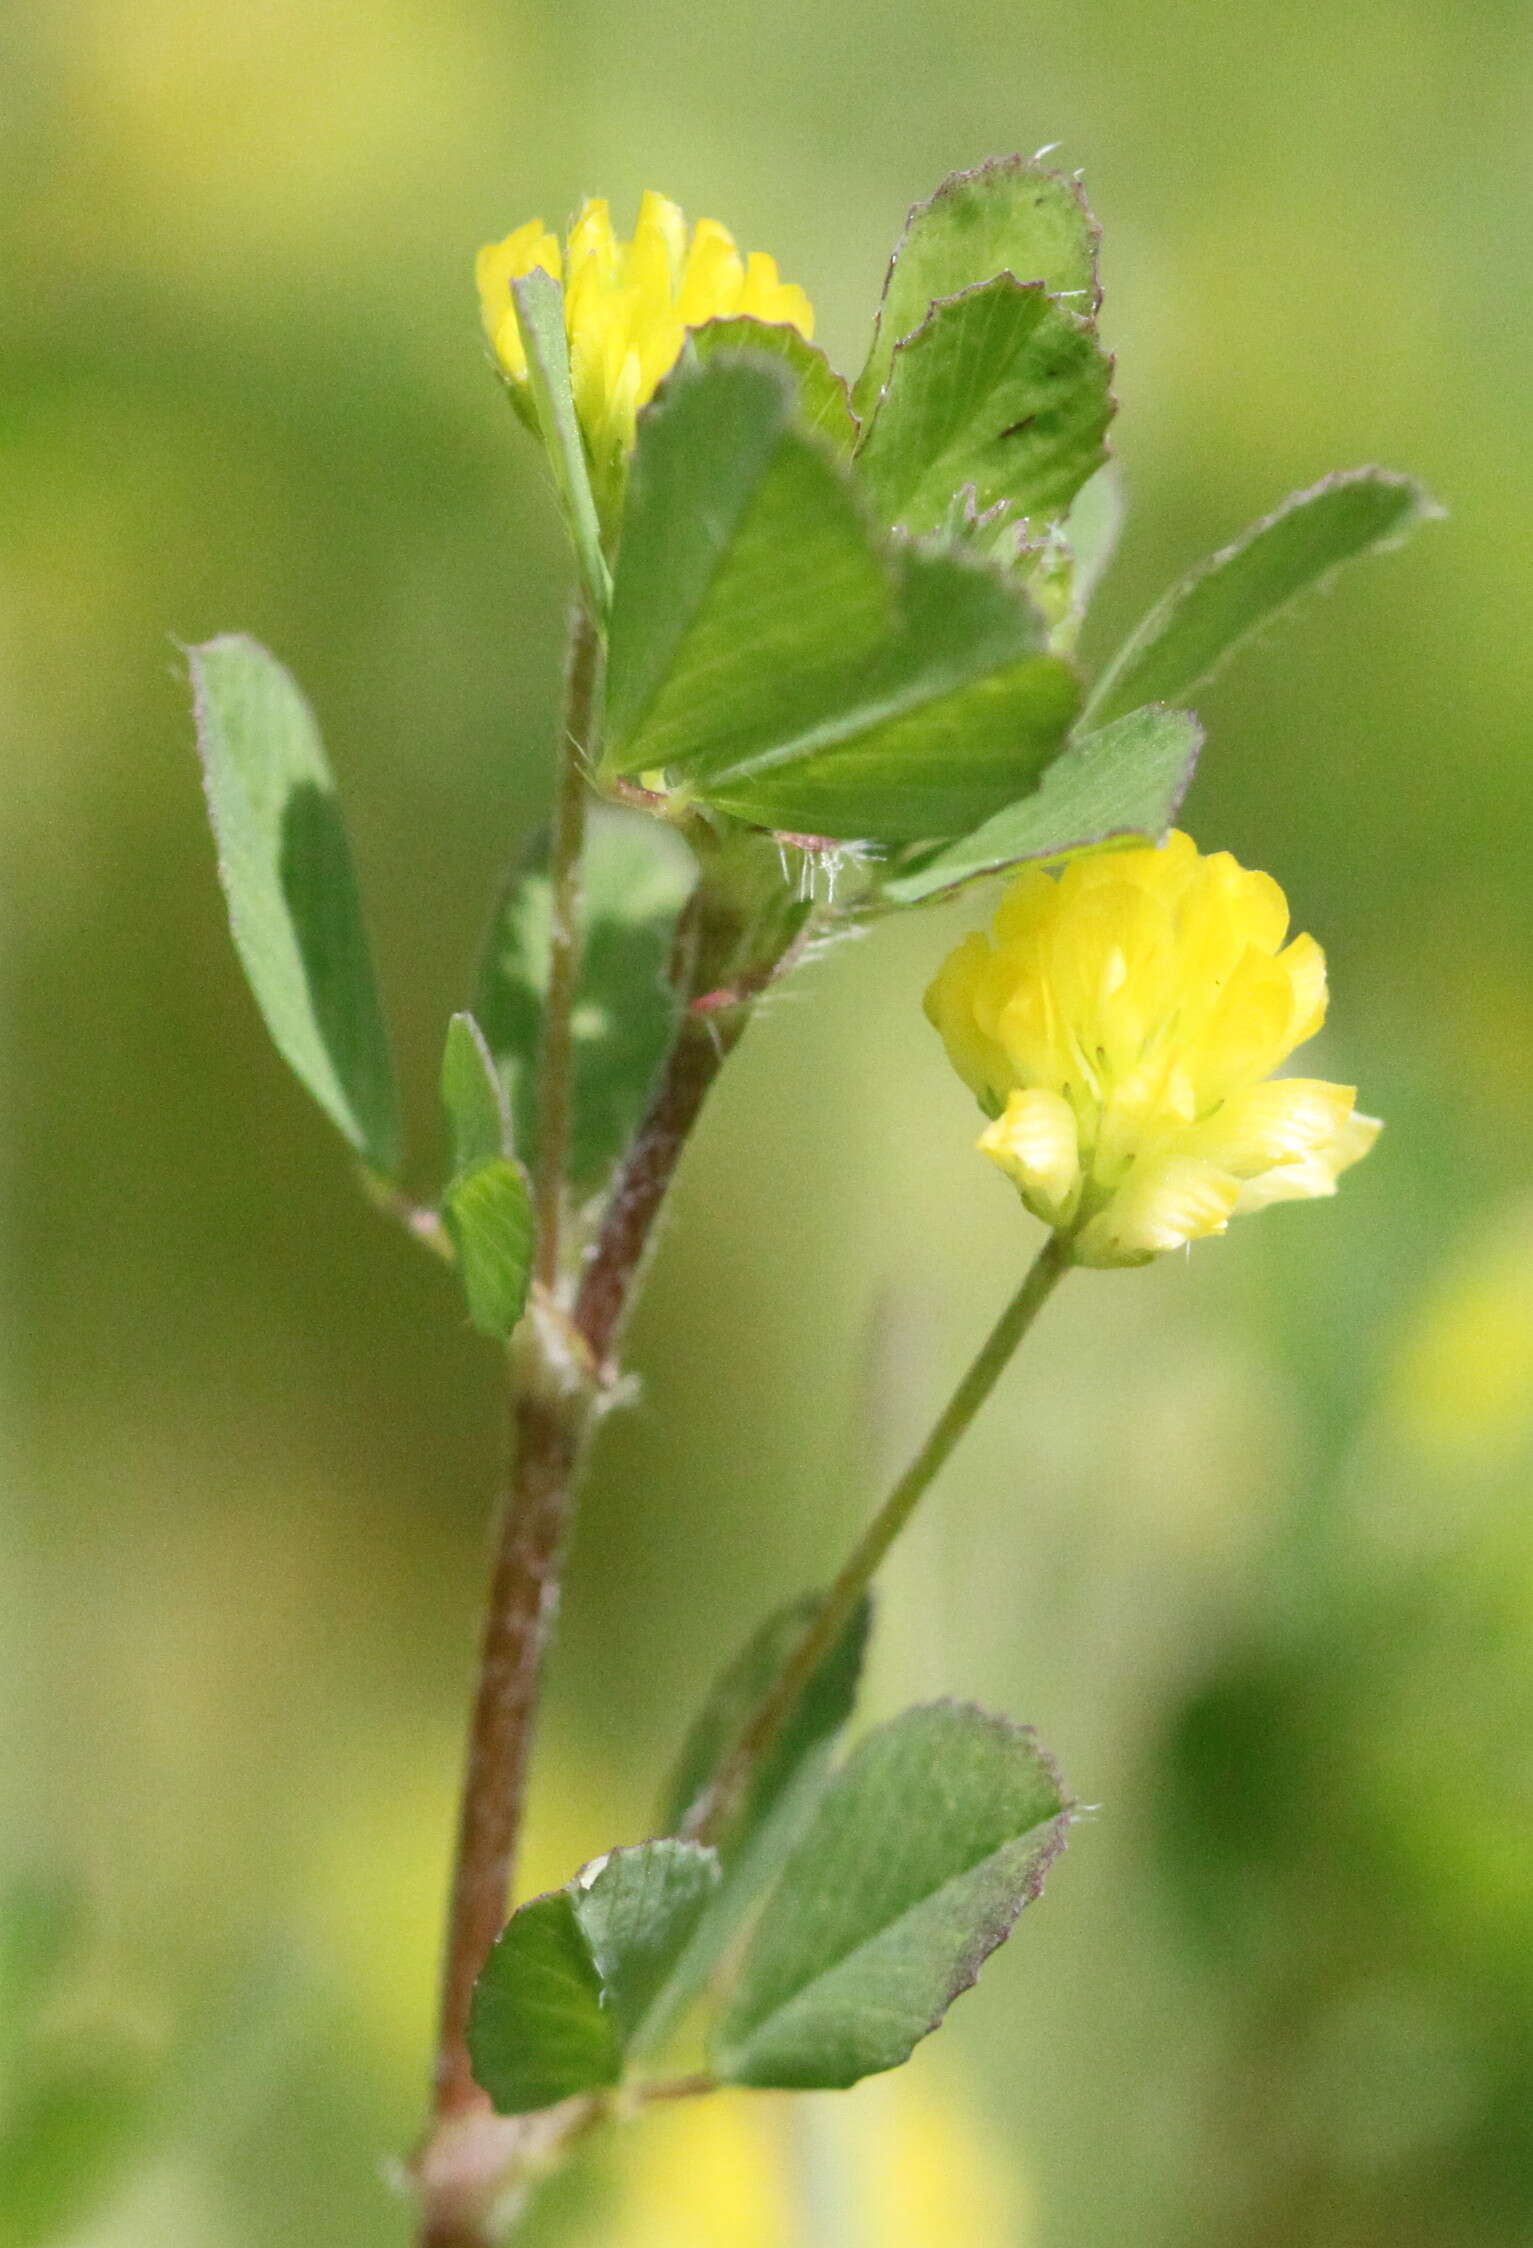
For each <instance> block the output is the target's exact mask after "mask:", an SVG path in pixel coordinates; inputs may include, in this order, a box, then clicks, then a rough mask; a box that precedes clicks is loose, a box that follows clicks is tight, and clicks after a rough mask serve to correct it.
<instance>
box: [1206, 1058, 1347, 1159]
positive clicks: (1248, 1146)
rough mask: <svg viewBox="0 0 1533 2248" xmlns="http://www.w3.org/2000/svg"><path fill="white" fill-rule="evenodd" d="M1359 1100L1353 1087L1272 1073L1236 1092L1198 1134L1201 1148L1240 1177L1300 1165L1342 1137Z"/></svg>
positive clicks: (1319, 1079)
mask: <svg viewBox="0 0 1533 2248" xmlns="http://www.w3.org/2000/svg"><path fill="white" fill-rule="evenodd" d="M1356 1101H1357V1092H1356V1088H1355V1087H1353V1086H1351V1085H1328V1084H1327V1083H1326V1082H1325V1080H1324V1079H1323V1078H1319V1077H1273V1078H1269V1079H1267V1081H1266V1082H1265V1083H1264V1084H1261V1085H1253V1086H1251V1087H1250V1088H1249V1090H1248V1091H1246V1092H1243V1093H1237V1094H1236V1095H1234V1097H1233V1098H1232V1099H1230V1100H1229V1101H1227V1102H1226V1103H1225V1104H1224V1106H1223V1107H1222V1108H1221V1109H1220V1110H1219V1111H1218V1113H1217V1114H1216V1115H1214V1116H1212V1117H1210V1118H1209V1119H1208V1120H1207V1122H1206V1123H1204V1124H1202V1125H1201V1126H1200V1127H1199V1129H1198V1132H1197V1152H1198V1154H1199V1155H1201V1156H1204V1157H1205V1158H1206V1159H1207V1160H1208V1161H1209V1162H1211V1163H1217V1164H1218V1165H1219V1166H1220V1167H1221V1169H1223V1170H1226V1171H1233V1172H1234V1173H1235V1175H1236V1177H1237V1178H1241V1179H1249V1178H1254V1177H1255V1175H1256V1174H1257V1173H1258V1172H1259V1171H1266V1170H1270V1169H1271V1167H1272V1165H1273V1164H1274V1163H1295V1162H1298V1161H1300V1160H1302V1159H1303V1158H1304V1157H1305V1156H1309V1155H1314V1154H1316V1153H1317V1152H1318V1151H1319V1150H1321V1149H1322V1148H1326V1147H1329V1146H1331V1145H1332V1144H1333V1143H1334V1142H1336V1141H1337V1140H1338V1138H1339V1137H1340V1135H1341V1134H1342V1132H1343V1130H1344V1129H1345V1127H1346V1126H1347V1125H1348V1124H1349V1122H1350V1120H1351V1118H1352V1114H1353V1110H1354V1107H1355V1104H1356Z"/></svg>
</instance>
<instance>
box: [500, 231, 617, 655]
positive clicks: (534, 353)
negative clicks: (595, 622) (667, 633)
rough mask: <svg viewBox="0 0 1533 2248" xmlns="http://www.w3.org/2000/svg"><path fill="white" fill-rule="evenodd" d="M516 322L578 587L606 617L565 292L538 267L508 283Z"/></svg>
mask: <svg viewBox="0 0 1533 2248" xmlns="http://www.w3.org/2000/svg"><path fill="white" fill-rule="evenodd" d="M511 295H512V298H513V300H514V302H515V305H516V322H517V326H518V328H519V329H520V330H521V336H522V343H523V346H524V348H525V350H526V353H527V387H528V390H529V392H530V394H531V399H532V404H533V407H534V410H535V413H536V416H537V426H538V430H539V432H540V434H541V436H542V439H543V445H544V450H545V451H546V452H547V454H548V462H549V466H550V468H551V469H552V471H553V478H554V489H555V491H556V492H557V493H558V495H559V505H560V508H561V510H562V511H563V514H564V519H565V523H566V524H567V526H568V529H569V534H570V544H571V545H572V546H573V548H574V550H575V560H576V563H577V564H578V566H579V570H580V580H581V584H582V586H583V587H584V589H585V596H586V599H587V601H588V602H589V603H590V604H591V608H592V610H593V612H594V614H595V615H597V616H605V614H606V611H607V604H608V602H609V601H610V600H611V598H612V579H611V574H610V572H609V571H608V568H607V560H606V556H605V555H604V554H603V552H602V542H601V520H600V517H599V516H598V514H597V509H596V500H595V497H594V495H593V493H592V490H591V473H590V468H589V465H588V463H587V460H586V453H585V446H584V444H583V443H582V441H581V436H580V423H579V421H578V420H577V419H576V415H575V398H574V392H573V390H572V389H571V387H570V347H569V337H568V335H567V334H566V332H565V326H564V291H563V289H562V288H561V287H560V285H559V283H558V282H557V281H556V280H555V279H554V277H553V275H552V274H551V273H545V272H544V271H543V270H542V268H541V267H539V268H537V269H536V270H535V271H533V272H531V273H529V274H526V275H525V276H524V277H523V278H522V279H521V280H518V281H513V282H512V284H511Z"/></svg>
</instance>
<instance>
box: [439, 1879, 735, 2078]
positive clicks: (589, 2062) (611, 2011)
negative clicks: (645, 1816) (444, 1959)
mask: <svg viewBox="0 0 1533 2248" xmlns="http://www.w3.org/2000/svg"><path fill="white" fill-rule="evenodd" d="M717 1881H718V1860H717V1858H716V1857H715V1855H714V1853H713V1852H712V1851H711V1850H705V1849H701V1848H699V1847H698V1845H697V1844H696V1843H691V1842H674V1841H662V1842H641V1843H640V1844H639V1845H638V1846H637V1848H635V1849H631V1850H614V1851H612V1852H611V1853H610V1854H609V1855H608V1856H607V1857H605V1858H602V1859H598V1860H597V1862H596V1863H595V1864H594V1865H593V1866H589V1867H587V1868H585V1869H584V1871H583V1872H581V1873H580V1874H577V1876H576V1877H575V1879H574V1880H573V1881H572V1882H570V1883H569V1884H568V1885H567V1886H566V1887H565V1888H563V1889H559V1890H556V1891H555V1892H554V1893H553V1894H552V1895H551V1896H546V1897H534V1898H533V1900H532V1901H531V1903H530V1904H525V1905H523V1906H522V1907H521V1909H520V1910H519V1911H518V1912H515V1913H513V1914H512V1916H511V1919H510V1921H509V1923H508V1924H507V1926H506V1928H505V1931H504V1932H503V1934H502V1935H501V1936H500V1938H499V1939H498V1941H497V1942H496V1945H495V1948H494V1949H493V1951H492V1952H491V1953H490V1956H489V1959H488V1960H487V1961H486V1963H485V1967H484V1972H483V1973H482V1974H481V1976H480V1978H479V1980H478V1982H477V1983H476V1985H475V1986H474V1999H473V2007H472V2011H471V2013H470V2017H469V2028H468V2043H469V2052H470V2055H471V2056H472V2059H473V2064H474V2075H475V2077H476V2079H477V2080H478V2082H479V2083H480V2084H481V2085H482V2086H483V2088H484V2090H485V2091H486V2092H488V2093H489V2095H490V2098H491V2099H492V2100H493V2101H494V2103H495V2106H496V2107H497V2108H498V2109H499V2111H500V2113H501V2114H502V2115H520V2114H524V2113H526V2112H528V2111H529V2110H531V2109H534V2108H541V2107H551V2106H552V2105H553V2104H554V2103H555V2101H557V2100H566V2099H570V2098H572V2097H573V2096H574V2095H575V2094H576V2093H579V2092H596V2091H601V2090H604V2089H606V2088H607V2087H609V2086H612V2085H615V2084H617V2083H619V2082H620V2081H621V2080H622V2075H623V2063H624V2056H625V2054H626V2052H627V2050H628V2048H629V2046H630V2044H631V2043H632V2042H633V2041H634V2039H635V2038H636V2037H637V2036H638V2035H639V2033H640V2032H641V2030H642V2029H643V2027H644V2024H645V2021H646V2018H647V2017H648V2015H649V2013H650V2011H651V2010H652V2008H653V2007H654V2006H655V2004H656V2002H657V2001H658V1999H659V1998H660V1996H661V1994H662V1993H663V1990H664V1987H665V1983H666V1978H667V1976H668V1975H669V1973H670V1971H671V1968H672V1966H673V1965H674V1963H675V1961H676V1960H677V1959H678V1958H679V1956H680V1955H681V1953H682V1952H683V1951H684V1950H685V1948H686V1945H687V1943H688V1941H689V1939H690V1937H691V1935H692V1932H693V1930H694V1929H695V1927H696V1925H697V1921H698V1918H699V1916H700V1914H701V1913H702V1911H703V1908H704V1906H705V1905H706V1904H707V1902H708V1899H709V1896H710V1895H711V1893H712V1891H713V1889H714V1887H715V1885H716V1883H717Z"/></svg>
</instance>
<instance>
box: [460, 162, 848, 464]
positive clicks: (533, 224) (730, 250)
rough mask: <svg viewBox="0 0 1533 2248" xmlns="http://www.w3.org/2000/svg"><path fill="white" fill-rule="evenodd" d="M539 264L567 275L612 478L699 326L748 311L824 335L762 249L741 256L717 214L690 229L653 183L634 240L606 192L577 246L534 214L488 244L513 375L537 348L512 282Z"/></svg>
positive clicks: (490, 296) (483, 302) (584, 422)
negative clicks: (617, 222) (524, 331)
mask: <svg viewBox="0 0 1533 2248" xmlns="http://www.w3.org/2000/svg"><path fill="white" fill-rule="evenodd" d="M539 267H541V268H542V270H543V271H544V272H545V273H550V274H552V275H553V277H554V279H555V280H556V281H562V282H563V283H564V306H565V314H564V317H565V326H566V328H567V330H568V332H569V342H570V373H571V377H572V381H573V387H574V393H575V411H576V413H577V414H578V416H579V418H580V426H581V429H582V430H583V432H584V434H585V440H586V444H587V446H588V447H589V449H590V453H591V460H592V465H593V467H594V468H595V469H596V471H597V475H598V481H599V482H602V483H606V482H609V481H610V479H611V477H612V476H613V475H614V473H618V472H620V469H621V463H622V460H623V457H624V455H625V454H626V453H627V452H628V451H629V450H630V448H631V447H632V445H633V441H634V428H635V424H636V422H637V420H638V416H639V412H640V409H641V408H642V407H644V406H646V405H647V404H648V403H649V401H650V399H651V398H652V397H653V396H654V394H655V391H656V389H657V388H658V387H659V385H660V383H661V382H663V380H664V379H665V377H666V376H667V375H668V374H669V373H670V371H671V369H672V367H674V366H675V364H676V361H677V358H678V357H679V355H680V352H681V347H682V343H683V341H684V339H685V337H686V333H687V330H688V329H689V328H700V327H702V326H704V325H705V323H706V322H708V321H710V320H721V319H729V318H732V317H735V316H744V317H746V318H749V319H753V320H762V321H767V322H770V323H772V324H774V325H787V326H789V327H793V328H797V329H798V331H799V332H800V334H801V335H803V336H805V337H808V336H811V335H812V334H813V333H814V313H813V311H812V309H811V307H810V303H809V299H808V298H807V297H806V296H805V294H804V292H803V290H802V289H799V288H795V287H794V286H793V285H792V284H791V283H789V282H785V281H782V280H780V279H779V278H778V272H777V266H776V263H775V261H774V260H773V259H771V258H769V257H767V256H766V255H765V253H764V252H762V251H759V250H753V251H752V252H751V253H750V255H749V256H748V257H743V258H742V256H741V255H740V252H739V251H738V250H737V249H736V247H735V244H734V240H733V238H732V237H731V236H730V235H729V234H728V233H727V232H726V230H725V229H724V228H723V227H722V226H720V225H718V223H717V222H716V221H715V220H713V219H702V220H700V221H699V222H698V224H697V225H696V227H694V228H693V229H692V231H691V234H690V236H689V234H688V231H687V222H686V219H685V218H684V216H683V215H682V213H681V211H680V210H678V208H677V206H676V205H675V204H674V203H670V202H667V200H666V198H665V197H664V196H663V195H656V194H654V193H653V192H651V193H649V194H647V195H646V196H645V197H644V200H643V202H642V203H641V204H640V206H639V223H638V225H637V226H636V227H635V229H634V235H633V240H632V241H631V242H621V241H619V240H618V238H617V236H616V235H615V234H614V233H613V231H612V219H611V216H610V214H609V212H608V209H607V206H606V204H605V203H604V202H602V201H600V200H596V201H591V202H586V203H583V204H582V205H581V207H580V211H579V214H578V216H577V217H576V219H575V222H574V224H573V225H572V226H571V228H570V230H569V241H568V248H567V249H564V248H561V245H560V243H559V240H558V238H557V236H555V235H553V234H551V233H549V231H548V229H547V228H546V227H545V226H544V224H543V221H542V220H541V219H529V220H528V222H527V224H526V225H525V226H519V227H518V228H517V229H516V230H515V232H514V233H512V234H508V235H507V237H506V239H505V240H504V242H492V243H490V244H488V245H487V246H486V247H485V248H484V249H482V250H481V251H480V253H479V258H478V263H477V266H476V277H477V279H478V283H479V302H480V307H481V310H482V312H483V316H484V326H485V333H486V334H487V335H488V337H489V339H490V343H491V346H492V348H493V350H494V352H495V356H496V359H497V360H498V361H499V363H500V367H501V369H502V371H503V373H504V374H505V375H506V376H507V377H508V378H509V379H510V381H511V382H513V383H525V382H526V380H527V355H526V352H525V350H524V348H523V345H522V337H521V331H520V329H519V328H518V326H517V319H516V308H515V305H514V304H513V302H512V297H511V283H512V282H513V281H517V280H520V279H522V278H523V276H524V275H526V274H529V273H532V272H534V271H535V270H537V269H538V268H539Z"/></svg>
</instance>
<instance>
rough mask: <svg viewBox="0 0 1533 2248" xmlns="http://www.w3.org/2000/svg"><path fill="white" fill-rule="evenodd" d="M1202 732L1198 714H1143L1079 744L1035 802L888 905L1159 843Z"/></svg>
mask: <svg viewBox="0 0 1533 2248" xmlns="http://www.w3.org/2000/svg"><path fill="white" fill-rule="evenodd" d="M1202 742H1203V729H1202V727H1201V726H1200V725H1199V724H1198V721H1197V720H1196V718H1194V717H1193V716H1192V714H1191V712H1190V711H1185V710H1160V709H1154V708H1152V709H1149V710H1135V711H1131V712H1130V713H1129V715H1128V716H1127V717H1126V718H1119V719H1115V720H1114V721H1113V723H1112V724H1111V725H1110V726H1103V727H1100V728H1098V729H1097V730H1096V731H1095V732H1092V733H1089V734H1081V735H1078V736H1077V738H1076V739H1075V740H1074V741H1072V742H1071V744H1070V746H1069V748H1068V749H1066V750H1065V751H1064V752H1063V753H1062V754H1061V755H1060V756H1058V757H1056V758H1055V760H1054V762H1053V764H1052V765H1051V766H1050V767H1049V769H1048V771H1047V772H1046V773H1045V774H1044V776H1043V779H1042V781H1041V782H1040V783H1039V785H1038V787H1037V788H1036V789H1035V790H1034V792H1033V794H1032V795H1031V796H1025V797H1023V798H1022V800H1021V801H1020V803H1016V804H1008V805H1007V807H1006V809H1005V810H1004V811H1003V812H997V813H996V815H995V817H994V819H991V820H987V821H986V822H985V823H984V825H983V826H982V827H978V828H976V829H975V830H974V832H973V834H972V835H965V836H962V837H960V838H959V840H958V841H957V842H956V843H949V844H946V845H945V846H944V847H943V849H942V850H940V851H938V852H935V853H934V854H933V855H932V856H930V857H929V858H926V859H924V860H923V861H922V863H921V864H920V865H919V866H916V867H912V868H910V869H909V870H908V871H905V872H902V873H899V874H895V875H891V876H890V877H889V878H888V880H887V881H885V883H884V884H883V886H882V895H883V896H884V897H885V898H886V899H888V900H889V901H890V902H891V903H892V904H895V905H916V904H919V903H920V902H921V900H922V899H924V898H934V897H939V896H941V895H942V894H943V893H945V892H948V891H952V890H955V889H958V888H959V887H960V886H961V885H962V884H964V883H966V882H972V881H975V880H977V879H978V878H979V877H980V876H982V875H992V874H1000V873H1003V872H1004V871H1005V870H1006V868H1008V867H1012V866H1017V865H1019V864H1020V863H1021V862H1022V861H1024V860H1049V859H1063V858H1069V857H1071V856H1073V855H1074V854H1075V853H1076V852H1078V851H1090V850H1096V849H1099V848H1101V847H1102V846H1103V845H1104V844H1113V843H1117V844H1132V843H1158V842H1160V841H1161V839H1162V837H1163V836H1165V834H1166V833H1167V831H1168V830H1169V829H1170V827H1171V826H1172V825H1173V823H1174V821H1175V819H1176V815H1177V813H1178V811H1179V810H1180V809H1181V804H1182V799H1183V797H1184V796H1185V795H1186V793H1187V790H1188V788H1189V786H1190V785H1191V782H1192V776H1193V773H1194V771H1195V770H1196V767H1197V761H1198V752H1199V750H1200V748H1201V747H1202Z"/></svg>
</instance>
